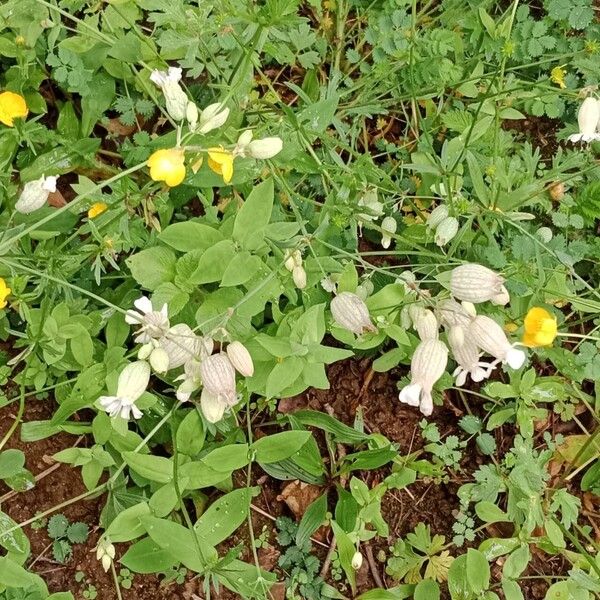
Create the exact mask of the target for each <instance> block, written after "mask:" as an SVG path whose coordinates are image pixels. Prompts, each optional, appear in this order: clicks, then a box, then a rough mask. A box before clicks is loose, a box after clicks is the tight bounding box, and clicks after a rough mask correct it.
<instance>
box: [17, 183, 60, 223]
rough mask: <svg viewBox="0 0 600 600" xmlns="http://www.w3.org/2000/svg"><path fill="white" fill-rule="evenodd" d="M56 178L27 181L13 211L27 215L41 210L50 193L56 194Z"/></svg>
mask: <svg viewBox="0 0 600 600" xmlns="http://www.w3.org/2000/svg"><path fill="white" fill-rule="evenodd" d="M56 180H57V177H44V175H42V176H41V177H40V178H39V179H36V180H34V181H28V182H27V183H26V184H25V187H24V188H23V191H22V192H21V195H20V196H19V199H18V200H17V203H16V204H15V210H16V211H17V212H20V213H22V214H25V215H28V214H29V213H32V212H33V211H35V210H38V209H39V208H42V206H44V204H46V201H47V200H48V196H49V195H50V192H56Z"/></svg>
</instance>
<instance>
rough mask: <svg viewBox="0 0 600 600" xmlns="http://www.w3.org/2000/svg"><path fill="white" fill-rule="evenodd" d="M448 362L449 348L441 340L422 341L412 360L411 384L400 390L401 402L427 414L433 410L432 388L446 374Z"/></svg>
mask: <svg viewBox="0 0 600 600" xmlns="http://www.w3.org/2000/svg"><path fill="white" fill-rule="evenodd" d="M447 364H448V348H447V347H446V345H445V344H444V343H443V342H441V341H440V340H436V339H429V340H425V341H423V342H421V343H420V344H419V345H418V346H417V348H416V350H415V352H414V354H413V357H412V360H411V362H410V384H409V385H407V386H405V387H404V388H402V390H401V391H400V395H399V398H400V402H404V403H405V404H408V405H409V406H418V407H419V409H420V410H421V412H422V413H423V414H424V415H425V416H429V415H430V414H431V413H432V412H433V398H432V396H431V390H432V389H433V386H434V384H435V382H436V381H437V380H438V379H439V378H440V377H441V376H442V375H443V374H444V371H445V370H446V365H447Z"/></svg>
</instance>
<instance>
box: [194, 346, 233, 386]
mask: <svg viewBox="0 0 600 600" xmlns="http://www.w3.org/2000/svg"><path fill="white" fill-rule="evenodd" d="M200 376H201V378H202V383H203V384H204V388H205V389H206V390H207V391H208V392H210V393H211V394H214V395H216V396H219V395H220V394H225V395H231V392H234V393H235V369H234V368H233V365H232V364H231V361H230V360H229V358H228V357H227V354H225V353H224V352H219V353H218V354H213V355H211V356H209V357H207V358H205V359H204V360H203V361H202V362H201V363H200Z"/></svg>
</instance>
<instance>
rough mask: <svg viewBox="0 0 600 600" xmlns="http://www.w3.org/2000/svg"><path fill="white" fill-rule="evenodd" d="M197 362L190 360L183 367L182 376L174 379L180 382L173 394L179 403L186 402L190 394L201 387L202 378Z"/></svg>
mask: <svg viewBox="0 0 600 600" xmlns="http://www.w3.org/2000/svg"><path fill="white" fill-rule="evenodd" d="M200 364H201V362H200V361H199V360H190V361H188V362H186V363H185V365H184V367H183V374H182V375H180V376H179V377H176V378H175V381H182V382H183V383H181V384H180V385H179V387H178V388H177V390H176V392H175V396H176V398H177V400H179V402H187V401H188V400H189V399H190V398H191V396H192V394H193V393H194V392H195V391H196V390H199V389H200V387H201V386H202V376H201V374H200Z"/></svg>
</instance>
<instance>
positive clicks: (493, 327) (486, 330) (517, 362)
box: [467, 315, 525, 369]
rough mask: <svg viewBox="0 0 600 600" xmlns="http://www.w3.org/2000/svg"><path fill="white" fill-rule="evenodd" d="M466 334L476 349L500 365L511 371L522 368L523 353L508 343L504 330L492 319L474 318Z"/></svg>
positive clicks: (483, 316) (482, 316) (485, 317)
mask: <svg viewBox="0 0 600 600" xmlns="http://www.w3.org/2000/svg"><path fill="white" fill-rule="evenodd" d="M467 333H468V336H469V337H470V338H471V339H472V340H473V342H474V343H475V344H476V345H477V347H478V348H481V349H482V350H483V351H484V352H487V353H488V354H490V355H491V356H493V357H494V358H496V359H497V360H499V361H501V362H502V363H506V364H508V366H509V367H511V368H512V369H519V368H521V367H522V366H523V363H524V362H525V353H524V352H523V351H522V350H518V349H517V348H515V347H514V346H513V345H512V344H511V343H510V342H509V341H508V338H507V337H506V334H505V333H504V330H503V329H502V327H500V325H498V323H496V321H494V319H491V318H490V317H487V316H486V315H478V316H476V317H475V318H474V319H473V321H472V322H471V325H469V329H468V332H467Z"/></svg>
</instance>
